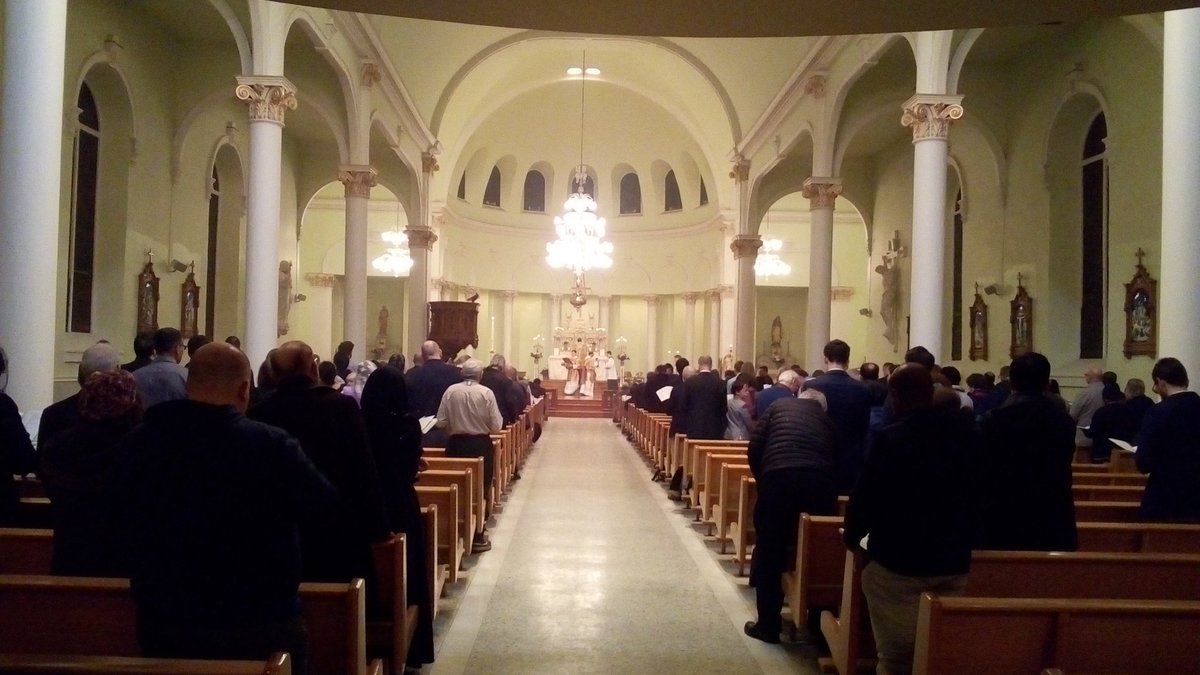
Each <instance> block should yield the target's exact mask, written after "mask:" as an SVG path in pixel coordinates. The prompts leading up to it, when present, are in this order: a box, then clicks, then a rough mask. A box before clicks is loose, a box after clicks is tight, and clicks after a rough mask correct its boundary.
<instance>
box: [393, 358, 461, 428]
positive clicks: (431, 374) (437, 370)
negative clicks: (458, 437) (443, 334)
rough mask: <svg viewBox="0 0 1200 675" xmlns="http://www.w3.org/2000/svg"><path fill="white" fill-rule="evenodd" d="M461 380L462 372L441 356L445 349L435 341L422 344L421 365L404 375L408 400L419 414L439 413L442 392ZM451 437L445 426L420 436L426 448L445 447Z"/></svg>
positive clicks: (417, 414)
mask: <svg viewBox="0 0 1200 675" xmlns="http://www.w3.org/2000/svg"><path fill="white" fill-rule="evenodd" d="M459 382H462V371H460V370H459V369H458V368H456V367H455V366H453V365H450V364H449V363H446V362H445V360H443V359H442V348H441V347H440V346H439V345H438V343H436V342H434V341H433V340H426V341H425V342H424V343H422V344H421V365H420V366H418V367H416V368H413V369H412V370H410V371H408V372H407V373H405V374H404V384H405V385H407V387H408V401H409V405H411V406H412V412H413V414H414V415H416V416H417V417H435V416H437V411H438V406H439V405H441V403H442V394H445V393H446V390H447V389H449V388H450V385H452V384H458V383H459ZM447 440H449V437H448V436H447V435H446V432H445V430H444V429H439V428H437V427H434V428H432V429H430V430H429V432H428V433H426V434H425V436H424V437H422V438H421V446H422V447H425V448H444V447H446V441H447Z"/></svg>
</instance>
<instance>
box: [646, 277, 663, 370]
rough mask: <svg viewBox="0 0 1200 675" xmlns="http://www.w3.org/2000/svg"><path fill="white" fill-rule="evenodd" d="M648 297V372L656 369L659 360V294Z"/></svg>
mask: <svg viewBox="0 0 1200 675" xmlns="http://www.w3.org/2000/svg"><path fill="white" fill-rule="evenodd" d="M642 297H644V298H645V299H646V356H645V358H646V372H647V373H649V372H650V371H652V370H654V366H657V365H658V364H659V360H658V296H657V295H644V296H642Z"/></svg>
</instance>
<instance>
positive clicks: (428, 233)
mask: <svg viewBox="0 0 1200 675" xmlns="http://www.w3.org/2000/svg"><path fill="white" fill-rule="evenodd" d="M404 233H405V234H407V235H408V247H409V248H410V249H414V248H424V249H429V248H432V247H433V242H435V241H437V235H436V234H434V232H433V230H430V229H428V228H424V227H410V228H408V229H407V230H405V231H404Z"/></svg>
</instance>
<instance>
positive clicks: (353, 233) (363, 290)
mask: <svg viewBox="0 0 1200 675" xmlns="http://www.w3.org/2000/svg"><path fill="white" fill-rule="evenodd" d="M377 178H378V174H377V173H376V171H375V169H373V168H371V167H369V166H343V167H341V168H339V169H338V180H339V181H341V183H342V185H344V186H345V188H346V277H345V284H344V286H343V293H344V296H343V298H342V339H343V340H349V341H351V342H353V343H354V354H353V355H352V356H351V358H350V360H351V361H358V360H361V359H365V358H367V354H368V353H370V348H371V347H372V346H373V345H368V344H367V207H368V205H369V204H370V201H371V188H373V187H375V184H376V181H377ZM396 208H400V205H399V203H397V204H396Z"/></svg>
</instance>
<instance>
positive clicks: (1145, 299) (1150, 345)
mask: <svg viewBox="0 0 1200 675" xmlns="http://www.w3.org/2000/svg"><path fill="white" fill-rule="evenodd" d="M1134 255H1135V256H1137V259H1138V261H1137V267H1136V271H1135V272H1134V275H1133V278H1132V279H1130V280H1129V282H1128V283H1126V284H1125V348H1124V350H1123V351H1124V353H1125V358H1127V359H1128V358H1132V357H1133V356H1134V355H1135V354H1140V355H1143V356H1150V357H1154V356H1157V355H1158V329H1157V325H1158V307H1157V305H1156V304H1155V300H1156V298H1157V297H1158V280H1157V279H1155V278H1154V277H1152V276H1150V272H1149V271H1148V270H1147V269H1146V266H1145V265H1143V264H1142V258H1144V257H1145V256H1146V252H1145V251H1143V250H1142V249H1140V248H1139V249H1138V250H1137V251H1136V252H1135V253H1134Z"/></svg>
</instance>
